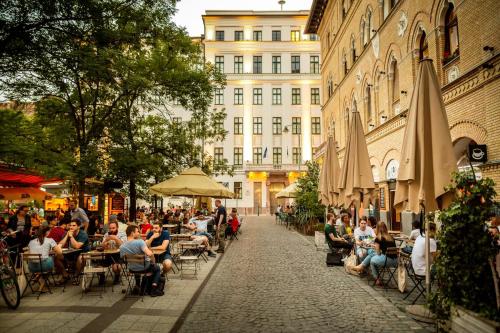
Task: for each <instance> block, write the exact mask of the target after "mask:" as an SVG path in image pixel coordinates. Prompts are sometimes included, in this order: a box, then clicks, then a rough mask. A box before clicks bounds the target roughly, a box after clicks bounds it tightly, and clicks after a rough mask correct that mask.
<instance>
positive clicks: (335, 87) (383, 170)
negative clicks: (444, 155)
mask: <svg viewBox="0 0 500 333" xmlns="http://www.w3.org/2000/svg"><path fill="white" fill-rule="evenodd" d="M499 10H500V2H498V1H495V0H484V1H482V0H481V1H480V0H419V1H410V0H399V1H398V0H343V1H342V0H314V1H313V4H312V8H311V13H310V16H309V20H308V24H307V26H306V33H317V34H318V35H319V36H320V40H321V59H323V62H322V65H321V80H322V94H323V96H322V114H323V116H322V117H323V120H324V121H323V126H324V130H323V131H322V133H334V136H335V139H336V141H337V143H338V148H339V155H340V156H339V157H340V159H341V160H342V157H343V154H344V147H345V144H346V137H347V127H348V123H349V119H350V115H351V112H352V111H353V110H354V109H355V110H358V111H359V112H360V113H361V117H362V120H363V123H364V130H365V133H366V141H367V144H368V151H369V155H370V161H371V164H372V171H373V175H374V178H375V182H376V183H378V185H379V188H380V208H381V219H383V220H391V221H392V222H393V228H398V224H399V220H400V214H399V212H397V211H395V210H394V209H393V206H392V200H393V197H394V185H395V183H394V179H395V178H396V176H397V171H398V167H399V161H398V160H399V156H400V152H401V145H402V141H403V135H404V127H405V124H406V113H407V110H408V107H409V103H410V100H411V95H412V92H413V85H414V81H415V79H416V75H417V71H418V66H419V60H420V59H422V58H424V57H425V58H431V59H433V60H434V65H435V67H436V70H437V73H438V77H439V79H440V81H441V84H442V93H443V99H444V102H445V107H446V111H447V115H448V122H449V125H450V131H451V136H452V140H453V143H454V148H455V152H456V156H457V159H458V161H459V163H458V164H459V167H460V168H466V167H467V165H468V159H467V158H464V156H466V155H467V154H466V151H467V148H468V146H469V144H470V143H473V144H474V143H476V144H486V145H487V152H488V161H487V162H486V163H484V164H481V165H477V167H475V170H477V172H478V173H480V174H481V175H482V176H483V177H490V178H493V180H494V181H495V182H496V183H497V191H500V167H499V165H500V80H498V78H499V73H500V56H499V52H498V51H499V50H500V37H499V32H500V16H498V12H499ZM325 139H326V138H325ZM322 147H324V145H323V146H322ZM322 153H323V150H322V149H320V150H319V151H318V152H317V154H316V156H315V157H316V158H321V154H322Z"/></svg>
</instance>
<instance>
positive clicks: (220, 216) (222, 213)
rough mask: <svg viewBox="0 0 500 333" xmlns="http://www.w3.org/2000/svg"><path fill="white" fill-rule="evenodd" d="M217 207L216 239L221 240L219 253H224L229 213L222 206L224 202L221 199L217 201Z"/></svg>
mask: <svg viewBox="0 0 500 333" xmlns="http://www.w3.org/2000/svg"><path fill="white" fill-rule="evenodd" d="M215 207H217V211H216V213H215V226H216V237H217V239H218V240H219V247H218V248H217V253H224V248H225V246H226V242H225V241H224V236H225V232H226V226H227V212H226V207H224V206H222V202H221V201H220V200H219V199H217V200H215Z"/></svg>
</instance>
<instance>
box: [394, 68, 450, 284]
mask: <svg viewBox="0 0 500 333" xmlns="http://www.w3.org/2000/svg"><path fill="white" fill-rule="evenodd" d="M456 170H457V160H456V158H455V154H454V152H453V144H452V141H451V134H450V130H449V126H448V119H447V117H446V111H445V108H444V103H443V98H442V95H441V87H440V85H439V81H438V79H437V75H436V72H435V70H434V66H433V65H432V60H430V59H426V60H423V61H422V62H420V69H419V72H418V76H417V81H416V83H415V89H414V90H413V95H412V98H411V104H410V107H409V110H408V123H407V124H406V129H405V135H404V139H403V147H402V149H401V159H400V166H399V173H398V177H397V182H396V194H395V199H394V204H395V205H396V206H402V205H403V203H405V202H407V206H406V208H407V209H408V210H410V211H412V212H413V213H415V214H417V213H419V212H420V205H424V207H425V209H427V210H430V211H435V210H437V209H438V208H442V207H445V206H447V205H448V203H449V202H451V199H452V198H453V193H449V192H447V191H446V190H445V189H444V188H445V186H446V185H448V184H449V183H450V181H451V174H452V172H453V171H456ZM426 229H427V228H426ZM428 234H429V233H428V232H426V233H425V235H426V237H425V238H426V242H425V247H426V262H427V269H426V287H427V291H429V287H430V276H429V266H430V265H429V239H428Z"/></svg>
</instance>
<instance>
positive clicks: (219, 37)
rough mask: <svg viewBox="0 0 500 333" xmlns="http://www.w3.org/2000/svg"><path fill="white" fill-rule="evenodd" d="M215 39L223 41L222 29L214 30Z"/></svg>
mask: <svg viewBox="0 0 500 333" xmlns="http://www.w3.org/2000/svg"><path fill="white" fill-rule="evenodd" d="M215 40H217V41H223V40H224V31H220V30H218V31H216V32H215Z"/></svg>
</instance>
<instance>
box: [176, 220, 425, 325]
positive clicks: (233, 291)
mask: <svg viewBox="0 0 500 333" xmlns="http://www.w3.org/2000/svg"><path fill="white" fill-rule="evenodd" d="M242 230H243V234H242V235H241V236H240V237H239V240H235V241H233V242H232V243H231V245H230V247H229V249H228V250H227V251H226V253H225V254H224V257H223V258H222V259H221V261H220V263H219V265H218V267H217V268H216V270H215V271H214V272H213V275H212V276H211V278H210V280H209V281H208V283H207V284H206V286H205V288H204V289H203V291H202V292H201V294H200V295H199V298H198V299H197V300H196V302H195V303H194V304H193V306H192V308H191V309H190V311H189V314H188V316H187V317H186V318H185V321H184V323H183V325H182V327H181V329H180V331H181V332H198V331H203V332H306V331H307V332H338V331H344V332H408V331H417V332H419V331H421V332H424V331H426V330H425V329H424V328H423V327H422V326H421V325H420V324H419V323H418V322H416V321H414V320H413V319H411V318H410V317H408V316H407V315H406V314H405V313H403V312H401V311H400V310H399V309H398V308H396V307H395V306H394V305H393V304H392V303H390V302H389V301H388V300H387V299H386V298H384V297H383V296H380V294H379V293H378V292H377V291H375V290H373V289H371V287H369V286H367V285H366V283H363V282H362V281H361V280H360V279H359V278H357V277H353V276H349V275H347V274H346V273H345V272H344V269H343V267H333V268H329V267H326V265H325V255H326V254H325V253H324V252H319V251H316V249H315V247H314V245H312V244H311V242H310V241H309V240H308V239H306V238H305V237H303V236H301V235H300V234H298V233H296V232H294V231H289V230H286V228H285V227H284V226H281V225H276V224H275V223H274V218H271V217H247V218H246V220H245V222H244V226H243V228H242Z"/></svg>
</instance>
